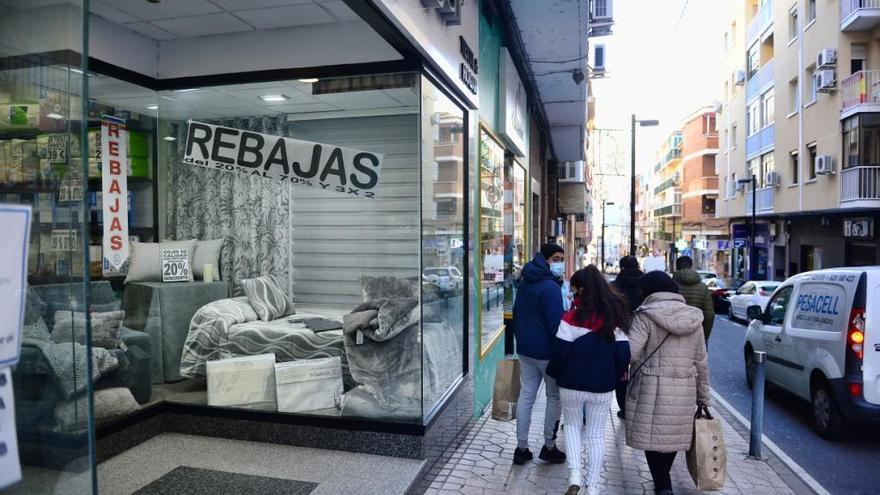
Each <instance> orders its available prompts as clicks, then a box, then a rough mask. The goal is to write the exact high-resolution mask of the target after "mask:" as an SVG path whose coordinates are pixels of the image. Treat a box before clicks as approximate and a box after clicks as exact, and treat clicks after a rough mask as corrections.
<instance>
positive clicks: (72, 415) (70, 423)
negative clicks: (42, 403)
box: [55, 387, 141, 431]
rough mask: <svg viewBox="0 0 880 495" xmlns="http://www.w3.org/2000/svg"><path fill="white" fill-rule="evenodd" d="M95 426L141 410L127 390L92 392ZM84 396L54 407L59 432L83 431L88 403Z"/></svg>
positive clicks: (64, 401)
mask: <svg viewBox="0 0 880 495" xmlns="http://www.w3.org/2000/svg"><path fill="white" fill-rule="evenodd" d="M94 394H95V395H94V403H95V410H94V417H95V423H96V424H99V425H100V424H103V423H106V422H108V421H110V420H113V419H116V418H121V417H125V416H127V415H129V414H131V413H133V412H135V411H137V410H138V409H140V408H141V406H140V405H138V403H137V401H135V400H134V396H132V395H131V391H130V390H129V389H127V388H122V387H118V388H107V389H103V390H95V392H94ZM86 399H87V398H86V397H85V396H81V397H78V398H76V399H71V400H63V401H61V402H59V403H58V405H57V406H56V407H55V419H56V420H58V429H59V430H61V431H77V430H84V429H86V427H87V419H88V417H89V403H88V400H86Z"/></svg>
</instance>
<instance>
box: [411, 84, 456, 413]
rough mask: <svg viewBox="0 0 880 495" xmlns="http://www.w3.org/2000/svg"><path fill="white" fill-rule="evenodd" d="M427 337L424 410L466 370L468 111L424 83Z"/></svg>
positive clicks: (424, 303)
mask: <svg viewBox="0 0 880 495" xmlns="http://www.w3.org/2000/svg"><path fill="white" fill-rule="evenodd" d="M422 88H423V90H422V335H423V337H424V344H423V346H424V347H423V353H424V354H423V355H424V358H423V361H424V362H423V365H422V366H423V390H424V394H423V395H424V411H425V415H426V416H427V415H428V414H429V413H430V412H431V409H432V407H433V406H434V405H435V404H436V403H437V402H438V401H439V400H440V399H441V397H442V395H443V394H444V393H445V392H446V391H447V390H448V388H449V387H450V386H451V385H452V384H453V383H454V382H455V380H456V379H457V378H458V377H459V376H460V375H461V372H462V355H463V353H462V349H463V343H464V342H463V341H464V305H463V298H464V290H463V289H464V273H465V243H464V170H465V168H464V143H465V139H466V135H465V127H464V112H463V111H462V110H461V108H460V107H458V106H457V105H455V104H454V103H453V102H452V101H451V100H450V99H449V98H448V97H446V95H444V94H443V93H442V92H441V91H440V90H438V89H437V88H436V87H434V86H433V84H431V83H430V82H429V81H428V80H426V79H424V78H423V79H422Z"/></svg>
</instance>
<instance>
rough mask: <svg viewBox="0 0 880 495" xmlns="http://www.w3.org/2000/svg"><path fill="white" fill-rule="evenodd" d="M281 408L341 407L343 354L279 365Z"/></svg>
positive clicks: (297, 410)
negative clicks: (341, 355) (340, 357)
mask: <svg viewBox="0 0 880 495" xmlns="http://www.w3.org/2000/svg"><path fill="white" fill-rule="evenodd" d="M275 386H276V391H277V393H276V396H277V397H278V411H280V412H291V413H295V412H306V411H317V410H320V409H331V408H339V407H340V403H341V400H342V360H340V359H339V356H334V357H329V358H322V359H305V360H302V361H289V362H286V363H278V364H276V365H275Z"/></svg>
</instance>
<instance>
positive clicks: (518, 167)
mask: <svg viewBox="0 0 880 495" xmlns="http://www.w3.org/2000/svg"><path fill="white" fill-rule="evenodd" d="M504 179H505V180H504V280H505V284H504V304H505V308H504V309H505V313H506V314H505V318H506V319H510V318H512V317H513V315H512V311H513V301H514V299H515V298H516V288H517V286H518V285H519V279H520V275H521V274H522V269H523V266H525V264H526V263H527V262H528V261H530V260H529V258H527V256H528V252H527V251H526V246H528V240H527V239H526V232H527V230H526V229H527V226H526V219H527V218H528V210H527V205H526V198H527V197H528V196H527V192H526V169H525V168H524V167H523V166H522V164H520V163H519V161H517V160H514V159H510V160H508V162H507V166H506V167H505V169H504Z"/></svg>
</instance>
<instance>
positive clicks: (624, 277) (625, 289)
mask: <svg viewBox="0 0 880 495" xmlns="http://www.w3.org/2000/svg"><path fill="white" fill-rule="evenodd" d="M642 275H644V273H643V272H642V271H641V270H639V260H637V259H636V257H635V256H624V257H623V258H620V273H618V274H617V278H615V279H614V280H613V281H612V282H611V287H613V288H614V289H615V290H617V292H620V293H621V294H623V295H624V296H625V297H626V300H627V301H628V302H629V313H630V316H632V314H633V312H634V311H635V310H636V308H638V307H639V306H641V305H642V301H643V300H644V297H643V296H642V290H641V289H640V288H639V278H640V277H641V276H642ZM628 383H629V380H627V376H626V373H624V374H623V376H622V377H621V378H620V381H618V382H617V387H616V388H615V390H614V392H615V397H616V399H617V405H618V407H620V411H617V417H618V418H623V417H625V416H626V386H627V384H628Z"/></svg>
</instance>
